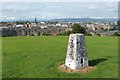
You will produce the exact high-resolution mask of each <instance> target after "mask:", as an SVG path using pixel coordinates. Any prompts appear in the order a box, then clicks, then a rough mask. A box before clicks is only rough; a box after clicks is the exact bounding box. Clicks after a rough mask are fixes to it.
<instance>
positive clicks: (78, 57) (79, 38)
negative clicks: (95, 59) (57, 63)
mask: <svg viewBox="0 0 120 80" xmlns="http://www.w3.org/2000/svg"><path fill="white" fill-rule="evenodd" d="M65 65H66V66H67V67H69V68H71V69H74V70H75V69H81V68H85V67H87V66H88V57H87V49H86V44H85V37H84V34H70V37H69V43H68V49H67V55H66V60H65Z"/></svg>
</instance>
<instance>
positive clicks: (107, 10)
mask: <svg viewBox="0 0 120 80" xmlns="http://www.w3.org/2000/svg"><path fill="white" fill-rule="evenodd" d="M21 1H23V0H21ZM31 1H33V0H31ZM36 1H38V0H36ZM42 1H43V0H41V2H40V1H39V2H27V0H24V2H16V1H15V0H4V2H3V3H2V19H3V20H20V19H32V18H35V17H37V18H38V19H56V18H81V17H82V18H117V16H118V2H117V0H114V1H116V2H112V1H113V0H109V2H107V1H108V0H101V1H106V2H95V0H91V1H94V2H89V1H88V0H84V1H88V2H59V1H60V0H50V1H54V2H42ZM44 1H48V0H44ZM55 1H58V2H55ZM61 1H63V0H61ZM69 1H73V0H69ZM74 1H78V0H74ZM81 1H83V0H81Z"/></svg>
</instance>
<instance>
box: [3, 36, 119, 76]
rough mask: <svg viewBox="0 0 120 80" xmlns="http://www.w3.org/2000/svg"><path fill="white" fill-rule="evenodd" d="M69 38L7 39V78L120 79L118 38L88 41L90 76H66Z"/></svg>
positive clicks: (5, 51)
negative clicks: (60, 66) (63, 65)
mask: <svg viewBox="0 0 120 80" xmlns="http://www.w3.org/2000/svg"><path fill="white" fill-rule="evenodd" d="M67 44H68V37H67V36H52V37H50V36H42V37H40V36H36V37H3V42H2V48H3V49H2V50H3V53H2V56H3V57H2V59H3V65H2V68H3V73H2V76H3V78H117V77H118V38H117V37H97V36H95V37H86V45H87V50H88V58H89V64H90V65H91V66H96V67H97V69H96V70H93V71H91V72H89V73H64V72H62V71H60V70H59V69H58V68H57V67H58V64H60V63H64V61H65V57H66V51H67Z"/></svg>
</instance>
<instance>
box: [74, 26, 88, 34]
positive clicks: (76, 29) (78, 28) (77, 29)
mask: <svg viewBox="0 0 120 80" xmlns="http://www.w3.org/2000/svg"><path fill="white" fill-rule="evenodd" d="M72 32H73V33H83V34H85V33H86V29H85V28H84V27H81V26H80V25H79V24H73V25H72Z"/></svg>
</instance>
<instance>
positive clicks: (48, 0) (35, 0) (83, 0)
mask: <svg viewBox="0 0 120 80" xmlns="http://www.w3.org/2000/svg"><path fill="white" fill-rule="evenodd" d="M2 1H3V2H118V1H119V0H2Z"/></svg>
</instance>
